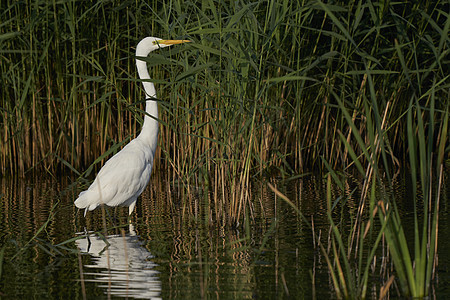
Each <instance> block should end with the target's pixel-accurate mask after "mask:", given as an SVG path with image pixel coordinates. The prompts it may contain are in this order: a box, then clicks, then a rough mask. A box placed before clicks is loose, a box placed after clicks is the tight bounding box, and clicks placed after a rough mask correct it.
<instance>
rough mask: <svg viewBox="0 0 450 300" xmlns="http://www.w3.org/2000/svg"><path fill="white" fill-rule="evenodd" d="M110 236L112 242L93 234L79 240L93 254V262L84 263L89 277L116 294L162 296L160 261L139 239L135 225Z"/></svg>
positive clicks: (79, 245)
mask: <svg viewBox="0 0 450 300" xmlns="http://www.w3.org/2000/svg"><path fill="white" fill-rule="evenodd" d="M106 240H107V241H108V243H109V245H108V244H107V243H105V241H104V240H103V239H102V238H101V237H100V236H98V235H95V234H90V235H89V236H86V237H85V238H83V239H79V240H77V241H76V243H77V246H78V248H79V249H80V251H81V252H83V253H89V254H90V255H91V256H92V264H86V265H84V266H83V267H84V275H85V281H90V282H96V283H99V284H100V285H99V286H100V287H102V288H105V293H107V294H110V295H114V296H120V297H131V298H142V299H159V298H160V295H161V282H160V280H159V278H158V271H156V270H155V267H156V266H157V264H155V263H154V262H152V261H151V260H150V259H151V258H153V256H152V255H151V253H150V252H149V251H148V250H147V249H146V248H145V247H144V246H143V243H142V242H141V241H140V240H139V239H138V236H137V235H136V233H135V231H134V230H133V226H132V225H130V233H127V234H126V235H124V236H122V235H110V236H107V237H106ZM96 269H97V270H98V271H94V270H96ZM89 270H91V271H89Z"/></svg>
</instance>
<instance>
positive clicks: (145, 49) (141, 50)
mask: <svg viewBox="0 0 450 300" xmlns="http://www.w3.org/2000/svg"><path fill="white" fill-rule="evenodd" d="M189 42H190V41H189V40H163V39H160V38H156V37H146V38H144V39H143V40H142V41H140V42H139V44H138V45H137V47H136V56H143V57H145V56H147V55H148V54H149V53H150V52H152V51H153V50H156V49H159V48H164V47H169V46H172V45H176V44H182V43H189Z"/></svg>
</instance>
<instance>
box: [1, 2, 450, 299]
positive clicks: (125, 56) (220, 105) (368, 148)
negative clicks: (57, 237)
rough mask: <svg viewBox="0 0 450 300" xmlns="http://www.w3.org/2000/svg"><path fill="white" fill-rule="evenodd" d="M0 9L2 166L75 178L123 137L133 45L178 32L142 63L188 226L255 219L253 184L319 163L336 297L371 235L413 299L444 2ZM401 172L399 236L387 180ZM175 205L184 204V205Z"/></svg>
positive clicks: (423, 282) (429, 229)
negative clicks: (409, 219) (194, 196)
mask: <svg viewBox="0 0 450 300" xmlns="http://www.w3.org/2000/svg"><path fill="white" fill-rule="evenodd" d="M0 16H1V18H0V20H1V23H0V25H1V26H0V71H1V82H0V85H1V89H0V115H1V116H0V133H1V134H0V136H1V139H2V141H1V143H0V169H1V172H2V174H15V175H21V176H24V175H25V174H26V173H28V172H35V171H39V172H42V171H45V172H47V173H49V174H51V175H54V174H57V173H63V172H73V173H75V174H77V175H79V176H80V178H81V177H83V178H85V177H89V176H90V175H92V174H93V173H94V172H95V171H96V170H98V169H99V167H100V166H101V165H102V163H103V162H104V161H105V159H106V158H108V157H109V156H110V155H111V154H113V153H114V152H116V151H117V150H119V149H120V148H121V147H122V146H123V145H124V144H125V143H126V142H128V141H129V140H130V139H131V138H133V137H134V136H135V135H136V133H137V132H139V130H140V126H141V120H142V116H143V105H144V100H145V99H143V91H142V88H141V85H140V82H139V80H137V79H136V78H137V74H136V70H135V63H134V48H133V47H134V46H135V45H136V44H137V42H138V41H139V40H140V39H141V38H142V37H145V36H158V37H161V38H186V39H190V40H192V41H193V42H194V43H190V44H187V45H183V46H180V47H177V48H173V49H170V50H167V51H161V52H155V53H152V54H151V55H150V56H149V58H148V63H149V65H150V68H151V70H150V74H151V76H152V77H153V78H155V80H154V81H155V84H156V86H157V93H158V96H159V98H160V100H161V101H160V108H161V110H160V121H161V132H160V136H159V145H160V147H159V148H158V151H157V157H156V160H155V170H154V171H156V172H158V171H162V172H163V173H164V174H165V175H166V176H167V177H168V178H171V179H172V180H175V181H178V182H179V183H180V186H182V187H183V188H184V190H185V191H186V193H187V195H189V194H190V193H191V192H193V191H194V192H196V191H197V186H200V185H201V186H202V187H203V188H204V189H205V190H206V191H208V192H209V194H207V196H206V197H207V198H208V196H211V197H209V198H208V200H207V201H210V203H209V205H208V207H209V208H210V211H209V212H206V214H207V216H206V217H205V219H208V220H214V222H216V223H217V224H223V225H230V224H232V225H234V224H236V223H237V222H239V221H240V220H242V219H244V216H247V215H248V216H250V217H253V216H254V214H255V213H256V212H255V207H257V206H258V205H256V204H255V205H254V204H253V203H252V202H251V201H252V200H251V197H250V193H249V189H248V187H249V186H250V185H251V184H252V179H253V178H260V177H265V176H267V177H271V176H278V177H282V178H290V179H292V178H295V177H296V176H298V175H299V174H302V173H305V172H309V171H311V170H316V171H317V170H319V171H322V172H324V173H327V174H329V178H330V179H332V180H333V182H334V183H335V184H336V185H337V186H338V187H339V190H340V191H339V192H338V193H337V194H336V195H338V196H336V195H335V194H334V193H331V191H330V192H329V193H328V202H329V207H328V217H329V220H330V224H331V228H332V230H331V232H332V234H331V236H330V240H329V243H330V249H332V251H331V252H329V251H326V250H325V248H326V247H324V248H323V250H324V251H323V253H324V254H325V255H326V257H327V258H328V262H329V268H330V274H333V276H332V277H333V283H334V286H335V289H336V291H337V294H338V296H340V297H344V298H364V297H365V296H366V292H367V284H368V280H369V275H368V274H369V268H371V262H372V261H373V257H374V255H375V253H376V251H377V249H379V243H380V239H381V238H384V239H385V240H386V242H387V245H388V246H389V251H390V253H391V259H392V261H393V263H394V265H395V276H396V278H398V280H399V285H400V289H401V292H402V294H403V295H408V296H409V295H411V296H414V297H423V296H424V295H427V294H428V292H429V290H428V288H429V284H430V281H431V278H432V275H433V266H434V261H435V260H434V258H435V251H436V245H437V228H438V212H439V195H440V186H441V184H440V180H441V178H442V172H443V171H442V170H443V168H444V164H445V162H448V161H449V153H450V147H449V144H448V139H447V137H448V115H449V103H450V84H449V82H450V81H449V74H448V65H449V57H450V50H449V45H450V38H449V36H450V35H449V29H450V15H449V12H448V1H421V2H416V3H410V2H407V1H405V2H391V1H362V0H361V1H350V2H347V1H337V2H335V3H333V4H328V3H324V2H322V1H319V0H314V1H256V2H248V3H246V2H244V1H231V2H230V3H228V2H215V1H202V2H191V1H183V2H182V1H177V0H175V1H172V2H170V3H166V2H164V1H155V2H152V3H151V4H148V3H145V2H143V1H141V2H139V1H138V2H136V1H98V2H95V3H94V4H92V3H91V2H80V1H58V2H57V1H35V2H33V3H32V4H29V5H28V4H26V3H25V2H20V1H19V2H18V1H2V2H1V4H0ZM400 170H402V171H404V170H407V172H409V173H411V178H410V180H411V182H412V185H413V194H414V205H413V206H414V218H415V228H414V239H413V240H414V242H413V245H411V244H408V243H406V241H407V239H409V240H412V239H410V238H407V237H406V236H405V233H404V231H403V228H402V223H401V216H400V215H399V212H398V210H397V207H396V199H395V196H394V195H393V194H392V191H391V190H390V184H391V182H392V179H393V178H394V177H395V176H396V175H397V174H398V172H400ZM346 174H356V176H359V177H360V178H362V179H361V181H362V182H363V184H362V186H361V187H356V188H354V187H351V186H350V187H349V184H348V183H347V181H346ZM436 183H438V184H436ZM329 184H330V183H329ZM375 188H376V191H375ZM348 193H357V194H360V199H361V200H360V203H359V204H358V211H357V214H356V216H355V218H354V219H352V225H351V229H350V231H349V232H348V231H347V230H348V228H347V229H345V227H343V226H341V224H339V223H335V221H333V220H334V218H335V217H336V214H337V213H338V212H337V211H336V210H338V209H341V210H342V208H343V207H345V205H346V203H345V196H343V195H348ZM205 195H206V193H205ZM334 196H336V197H334ZM186 199H189V200H190V199H191V198H190V197H187V198H186ZM290 203H292V202H290ZM183 206H184V207H183V212H186V213H187V214H192V215H196V213H197V208H198V206H197V202H196V201H188V200H186V201H185V202H184V203H183ZM377 216H378V218H377ZM241 224H242V222H241ZM353 258H356V259H357V261H358V263H357V267H353V265H352V264H351V263H350V262H351V261H352V259H353ZM0 270H1V268H0ZM391 283H392V280H391V278H390V277H388V278H386V281H385V288H384V289H383V290H382V291H381V292H380V296H381V295H383V294H384V293H385V292H386V291H387V289H388V288H389V286H390V284H391Z"/></svg>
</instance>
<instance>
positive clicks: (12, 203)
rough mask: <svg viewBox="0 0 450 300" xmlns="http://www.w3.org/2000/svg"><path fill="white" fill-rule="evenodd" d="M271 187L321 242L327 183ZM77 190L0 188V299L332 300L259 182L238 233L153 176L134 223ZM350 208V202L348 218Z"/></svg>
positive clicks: (440, 291)
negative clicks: (254, 208) (83, 205)
mask: <svg viewBox="0 0 450 300" xmlns="http://www.w3.org/2000/svg"><path fill="white" fill-rule="evenodd" d="M447 174H448V172H447ZM405 182H406V181H404V180H399V181H398V184H396V188H395V189H396V190H395V193H396V194H397V197H396V198H397V199H404V200H405V201H404V202H403V203H402V204H401V205H400V206H401V207H402V213H403V215H404V219H405V226H406V227H408V226H411V225H412V224H410V223H408V220H410V219H411V218H410V217H411V212H412V209H411V205H410V203H409V202H408V201H410V199H411V197H410V191H409V189H408V185H407V184H406V183H405ZM446 183H448V176H446ZM277 186H278V188H279V189H280V190H281V191H282V192H283V193H285V194H286V195H287V196H288V197H289V198H290V199H292V201H293V202H294V203H296V205H298V207H299V208H300V210H301V211H302V213H303V214H304V215H306V216H307V217H308V218H309V219H310V220H312V221H314V230H315V232H316V233H318V234H320V235H321V236H322V239H324V240H326V236H327V234H328V229H329V225H328V222H327V219H326V200H325V180H324V179H323V178H321V177H320V176H306V177H303V178H301V179H298V180H294V181H289V182H287V183H286V182H284V183H283V182H280V183H277ZM82 189H83V186H82V185H80V184H76V183H75V179H74V178H70V177H62V178H58V179H49V178H42V177H33V178H28V179H19V178H2V179H1V180H0V197H1V201H0V217H1V222H0V251H2V252H0V264H1V265H0V272H1V273H0V277H1V283H0V298H2V299H61V298H68V299H83V297H86V298H87V299H94V298H95V299H98V298H112V299H114V298H143V299H150V298H153V299H159V298H161V299H201V298H208V299H210V298H215V299H303V298H306V299H311V298H314V297H316V298H317V299H328V298H335V296H334V293H333V289H332V283H331V278H330V276H329V273H328V272H327V266H326V262H325V260H324V259H323V257H322V256H321V254H320V251H319V250H318V249H317V247H314V241H313V238H312V234H311V230H310V228H309V227H307V226H306V225H305V224H304V222H302V221H301V219H300V217H299V216H298V215H296V213H295V212H294V211H293V209H292V208H291V207H290V206H289V205H288V204H286V203H285V202H284V201H283V200H281V199H279V198H277V197H275V195H274V194H273V192H271V190H270V189H268V188H267V184H265V183H262V182H260V183H255V184H254V185H253V186H252V188H251V189H252V192H251V195H252V196H251V197H252V201H253V203H254V204H255V205H258V206H261V207H264V214H260V215H257V216H256V215H255V216H253V217H252V218H251V221H249V222H243V224H240V225H239V226H237V227H236V228H231V227H229V226H227V227H221V226H220V225H218V224H214V220H211V218H210V214H208V210H210V209H211V207H210V204H208V203H209V202H208V201H207V200H204V201H199V206H198V207H197V208H196V209H197V211H194V212H192V211H190V212H189V211H188V209H187V208H186V206H185V205H183V203H186V201H190V200H189V198H188V196H187V195H185V194H184V193H183V191H182V189H180V188H179V187H177V185H176V184H175V183H174V182H171V181H170V180H167V179H163V178H161V177H156V176H154V177H153V178H152V180H151V183H150V185H149V187H148V188H147V189H146V191H145V192H144V193H143V195H142V196H141V197H140V198H139V200H138V204H137V207H136V210H135V213H134V214H133V215H132V218H131V223H128V222H127V221H128V220H127V209H126V208H117V209H106V210H102V209H97V210H96V211H94V212H92V213H88V214H87V216H86V218H84V216H83V213H82V212H79V211H78V210H77V209H76V208H75V207H74V206H73V201H74V199H75V198H76V195H77V194H78V193H79V192H80V190H82ZM447 200H448V184H444V189H443V193H442V199H441V213H440V219H439V264H438V272H437V279H436V280H435V282H434V285H433V297H435V298H446V297H449V296H450V276H449V272H448V270H449V267H450V239H448V238H447V236H449V234H450V226H449V225H450V217H449V213H448V201H447ZM356 203H357V200H356V199H355V204H352V203H351V201H349V202H348V203H347V204H346V205H347V207H348V210H347V211H346V214H347V215H348V216H351V215H352V210H354V209H356V205H357V204H356ZM247 217H248V216H247ZM248 218H250V217H248ZM347 221H348V222H350V218H348V220H347ZM342 222H346V219H345V218H344V219H343V220H342ZM376 278H377V277H376V276H374V280H373V282H371V285H372V287H371V289H372V291H374V293H373V294H378V290H379V282H378V281H379V280H377V279H376ZM375 292H376V293H375ZM369 295H370V293H369ZM369 297H370V296H369Z"/></svg>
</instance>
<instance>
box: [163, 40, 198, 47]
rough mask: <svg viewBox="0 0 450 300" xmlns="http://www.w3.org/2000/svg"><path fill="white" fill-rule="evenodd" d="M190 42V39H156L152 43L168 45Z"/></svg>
mask: <svg viewBox="0 0 450 300" xmlns="http://www.w3.org/2000/svg"><path fill="white" fill-rule="evenodd" d="M190 42H191V41H190V40H158V41H155V42H154V43H156V44H163V45H167V46H170V45H176V44H183V43H190Z"/></svg>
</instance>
